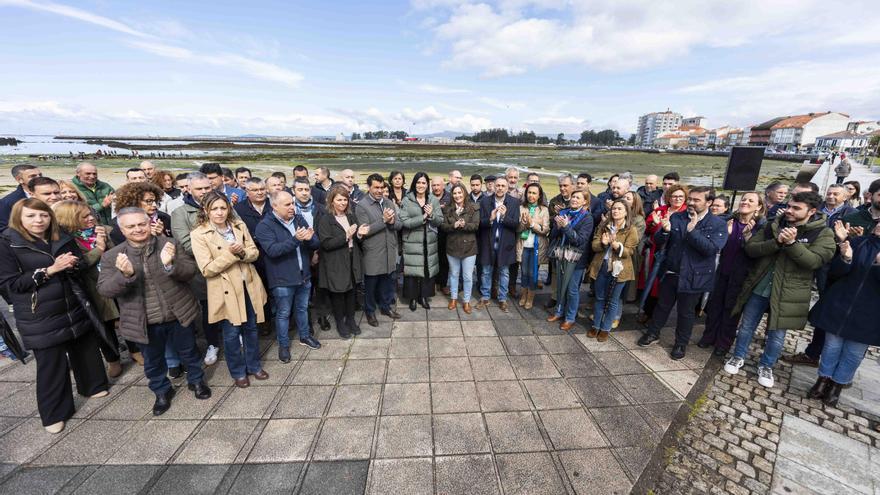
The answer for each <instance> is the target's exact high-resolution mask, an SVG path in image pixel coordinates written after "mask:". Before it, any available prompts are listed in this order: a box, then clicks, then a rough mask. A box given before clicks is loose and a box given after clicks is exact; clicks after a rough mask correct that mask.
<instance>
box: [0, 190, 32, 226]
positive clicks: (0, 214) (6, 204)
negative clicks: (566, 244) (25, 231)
mask: <svg viewBox="0 0 880 495" xmlns="http://www.w3.org/2000/svg"><path fill="white" fill-rule="evenodd" d="M25 198H27V194H25V193H24V189H23V188H22V187H21V185H19V186H18V187H17V188H15V190H14V191H12V192H11V193H9V194H7V195H6V196H3V199H0V232H3V230H4V229H5V228H6V227H8V226H9V215H10V214H12V207H13V206H15V203H18V202H19V201H21V200H22V199H25Z"/></svg>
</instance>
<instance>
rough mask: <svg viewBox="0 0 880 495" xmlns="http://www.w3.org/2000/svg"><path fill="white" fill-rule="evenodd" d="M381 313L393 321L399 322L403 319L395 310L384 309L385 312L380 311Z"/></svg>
mask: <svg viewBox="0 0 880 495" xmlns="http://www.w3.org/2000/svg"><path fill="white" fill-rule="evenodd" d="M379 312H380V313H382V314H383V315H385V316H387V317H389V318H391V319H392V320H399V319H401V318H403V317H402V316H400V313H398V312H397V311H395V310H393V309H383V310H380V311H379Z"/></svg>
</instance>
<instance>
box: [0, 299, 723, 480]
mask: <svg viewBox="0 0 880 495" xmlns="http://www.w3.org/2000/svg"><path fill="white" fill-rule="evenodd" d="M434 299H435V304H437V305H439V304H440V302H439V301H441V299H443V298H441V297H436V298H434ZM539 299H540V298H539ZM514 306H515V305H513V306H512V307H511V311H510V313H503V312H501V311H499V310H498V309H497V307H494V306H493V307H490V308H489V309H488V310H487V311H474V312H473V314H471V315H466V314H464V313H463V312H461V311H460V310H459V311H448V310H446V309H445V307H444V308H442V309H437V308H433V309H431V310H423V309H421V308H420V309H419V310H418V311H415V312H410V311H409V310H408V309H407V308H404V309H403V311H402V314H403V315H404V318H403V319H402V320H400V321H397V322H391V321H390V320H388V319H387V318H384V317H380V326H379V327H378V328H373V327H370V326H368V325H366V323H365V322H363V323H362V326H361V328H362V329H363V334H362V335H360V336H359V337H357V338H355V339H352V340H348V341H344V340H341V339H339V338H335V337H336V335H335V332H319V334H318V337H319V338H321V340H322V342H323V344H324V347H323V348H322V349H320V350H318V351H309V350H307V349H306V348H304V347H300V346H296V348H295V349H293V351H294V358H293V361H292V362H291V363H289V364H283V363H280V362H279V361H277V349H276V347H275V345H274V344H273V342H272V341H270V340H265V339H261V341H260V342H261V346H262V348H263V350H264V353H263V359H264V366H265V368H266V370H267V371H268V372H269V374H270V375H271V380H268V381H266V382H256V381H254V382H252V386H251V387H250V388H248V389H237V388H235V387H233V386H232V380H231V379H230V378H229V374H228V372H227V370H226V367H225V365H224V363H223V362H222V360H221V362H219V363H218V364H217V365H215V366H213V367H210V368H209V369H208V382H209V384H210V385H211V387H212V388H213V391H214V395H213V397H212V398H211V399H210V400H208V401H197V400H195V399H194V398H193V397H192V394H191V393H190V392H188V391H187V390H186V389H185V386H184V387H183V389H182V390H180V391H179V394H178V395H177V397H176V398H175V399H174V402H173V405H172V408H171V410H170V411H169V412H167V413H166V414H165V415H163V416H161V417H159V418H154V417H153V416H152V415H151V413H150V408H151V405H152V401H153V396H152V394H151V393H150V391H149V389H148V388H147V386H146V382H145V379H144V378H143V373H142V369H140V368H139V367H137V366H129V367H128V368H127V369H126V372H125V373H124V374H123V375H122V376H121V377H119V378H118V379H115V380H114V385H113V387H112V389H111V393H110V396H109V397H108V398H105V399H90V400H85V399H83V398H79V397H77V404H78V408H79V409H78V412H77V414H76V417H75V418H74V419H72V420H71V421H70V422H69V424H68V426H67V428H66V429H65V431H64V432H63V433H62V434H60V435H49V434H47V433H46V432H44V430H43V429H42V428H41V426H40V421H39V417H38V415H37V412H36V403H35V398H34V380H35V376H34V374H35V366H34V364H33V363H32V362H31V363H30V364H27V365H24V366H22V365H20V364H9V362H8V361H4V362H3V367H2V368H0V493H16V494H27V493H40V494H46V493H96V492H101V493H134V492H140V493H164V492H168V491H172V490H173V491H175V492H180V493H245V492H247V493H301V494H307V493H332V494H344V493H372V494H383V493H395V494H400V493H406V494H417V493H445V494H457V493H468V494H475V493H508V494H509V493H524V494H541V493H551V494H556V493H591V494H595V493H617V494H620V493H629V492H630V491H631V490H632V489H633V487H634V486H640V485H637V484H638V483H639V479H640V477H641V476H642V475H643V472H645V467H646V466H647V465H648V464H649V463H650V462H651V461H652V459H654V460H656V459H659V458H662V452H660V451H659V449H660V447H659V446H660V445H661V439H662V438H664V435H666V436H668V435H669V432H668V430H669V428H670V425H672V424H673V419H674V418H675V417H676V414H681V413H680V410H689V407H687V406H684V407H683V405H684V404H685V402H684V400H685V398H686V397H687V396H688V394H689V393H695V392H692V387H693V386H694V384H695V383H697V381H698V379H699V377H700V374H701V373H702V372H703V369H704V366H705V363H706V362H707V360H708V358H709V354H708V353H707V352H705V351H703V350H700V349H697V348H696V347H695V346H693V347H692V348H691V349H689V354H688V357H687V359H685V360H682V361H679V362H673V361H671V360H669V358H668V356H667V353H668V351H669V348H670V347H671V335H664V337H663V339H662V347H661V346H654V347H650V348H647V349H640V348H638V347H637V346H636V344H635V342H636V340H637V339H638V337H639V336H640V334H641V332H640V331H638V330H635V328H636V327H637V325H636V324H635V323H634V322H632V321H631V315H627V316H625V318H624V323H623V325H622V329H621V330H620V331H616V332H615V333H614V334H613V337H612V338H611V339H610V340H609V341H607V342H605V343H601V344H600V343H598V342H596V341H595V340H591V339H587V338H586V335H585V328H584V327H582V326H581V325H578V326H577V327H576V329H575V330H573V331H572V332H571V334H566V333H563V332H562V331H560V330H559V329H558V327H557V325H555V324H550V323H546V322H545V321H544V318H545V317H546V312H545V311H543V310H542V309H539V308H538V307H536V308H535V309H533V310H531V311H524V310H521V309H520V308H517V307H514ZM4 310H5V308H4ZM667 333H671V332H667ZM696 333H697V334H699V330H698V331H697V332H696ZM177 385H178V386H180V385H183V384H181V383H178V384H177ZM696 392H699V391H696Z"/></svg>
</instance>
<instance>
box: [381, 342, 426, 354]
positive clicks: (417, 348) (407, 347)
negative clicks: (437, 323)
mask: <svg viewBox="0 0 880 495" xmlns="http://www.w3.org/2000/svg"><path fill="white" fill-rule="evenodd" d="M388 355H389V356H391V357H392V358H418V357H428V339H427V338H393V339H391V351H390V353H389V354H388Z"/></svg>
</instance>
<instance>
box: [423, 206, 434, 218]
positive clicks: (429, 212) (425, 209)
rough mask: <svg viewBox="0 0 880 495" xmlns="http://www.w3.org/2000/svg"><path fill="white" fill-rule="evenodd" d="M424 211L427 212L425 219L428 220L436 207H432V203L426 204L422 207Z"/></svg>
mask: <svg viewBox="0 0 880 495" xmlns="http://www.w3.org/2000/svg"><path fill="white" fill-rule="evenodd" d="M422 211H424V212H425V218H428V217H430V216H431V214H432V213H434V206H433V205H431V203H425V206H423V207H422Z"/></svg>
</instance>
